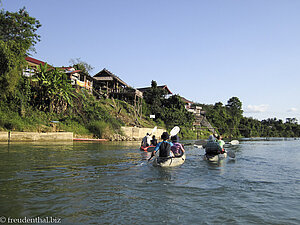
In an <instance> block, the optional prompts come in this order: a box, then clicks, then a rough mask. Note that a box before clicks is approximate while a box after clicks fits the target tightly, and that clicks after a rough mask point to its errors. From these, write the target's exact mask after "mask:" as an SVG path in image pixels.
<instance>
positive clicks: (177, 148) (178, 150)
mask: <svg viewBox="0 0 300 225" xmlns="http://www.w3.org/2000/svg"><path fill="white" fill-rule="evenodd" d="M171 140H172V143H173V146H172V147H171V151H172V152H173V154H174V156H175V157H180V156H182V155H183V153H184V147H183V146H182V144H180V143H179V138H178V136H177V135H174V136H172V137H171Z"/></svg>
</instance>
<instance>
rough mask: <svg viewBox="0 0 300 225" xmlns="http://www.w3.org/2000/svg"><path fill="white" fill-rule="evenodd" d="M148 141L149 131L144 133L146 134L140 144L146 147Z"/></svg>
mask: <svg viewBox="0 0 300 225" xmlns="http://www.w3.org/2000/svg"><path fill="white" fill-rule="evenodd" d="M150 141H151V136H150V134H149V133H147V134H146V136H145V137H144V138H143V140H142V143H141V146H142V147H144V148H145V147H148V146H149V145H150Z"/></svg>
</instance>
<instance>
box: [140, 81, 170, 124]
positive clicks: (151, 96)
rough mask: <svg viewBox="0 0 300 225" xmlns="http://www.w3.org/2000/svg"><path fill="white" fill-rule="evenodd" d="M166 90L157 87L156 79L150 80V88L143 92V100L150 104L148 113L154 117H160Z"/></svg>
mask: <svg viewBox="0 0 300 225" xmlns="http://www.w3.org/2000/svg"><path fill="white" fill-rule="evenodd" d="M165 95H166V91H165V90H163V89H161V88H158V87H157V83H156V81H154V80H152V81H151V88H150V90H149V91H147V92H145V96H144V98H145V102H146V103H147V104H148V105H150V113H151V114H154V115H156V116H155V119H159V118H160V117H161V113H162V110H163V105H162V103H163V100H164V99H165Z"/></svg>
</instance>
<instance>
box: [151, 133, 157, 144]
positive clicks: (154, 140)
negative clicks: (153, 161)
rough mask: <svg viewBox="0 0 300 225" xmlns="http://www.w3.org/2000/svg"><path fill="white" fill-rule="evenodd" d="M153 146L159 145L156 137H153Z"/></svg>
mask: <svg viewBox="0 0 300 225" xmlns="http://www.w3.org/2000/svg"><path fill="white" fill-rule="evenodd" d="M151 145H152V146H156V145H157V139H156V138H155V135H153V136H152V140H151Z"/></svg>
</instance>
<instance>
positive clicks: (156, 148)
mask: <svg viewBox="0 0 300 225" xmlns="http://www.w3.org/2000/svg"><path fill="white" fill-rule="evenodd" d="M163 142H167V143H169V144H170V145H171V147H172V146H173V143H172V142H170V141H162V142H159V143H158V144H157V145H156V147H155V149H154V153H155V152H156V151H157V150H158V149H159V146H160V145H161V143H163Z"/></svg>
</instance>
